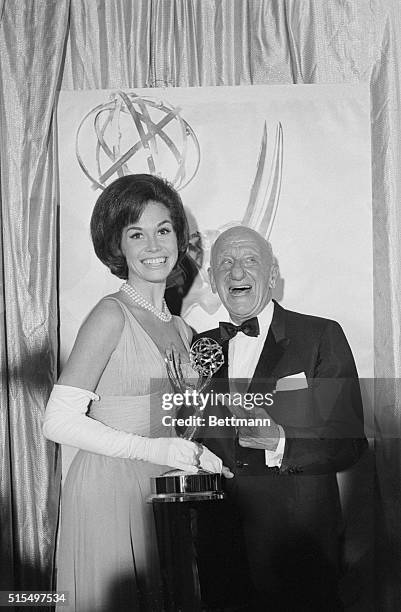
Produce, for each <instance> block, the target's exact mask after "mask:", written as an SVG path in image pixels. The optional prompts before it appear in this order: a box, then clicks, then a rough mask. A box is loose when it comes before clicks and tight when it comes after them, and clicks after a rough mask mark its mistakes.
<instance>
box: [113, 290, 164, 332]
mask: <svg viewBox="0 0 401 612" xmlns="http://www.w3.org/2000/svg"><path fill="white" fill-rule="evenodd" d="M120 291H124V293H126V294H127V295H128V296H129V297H130V298H131V300H132V301H133V302H135V304H138V306H140V307H141V308H144V309H145V310H149V312H151V313H152V314H154V315H155V317H157V318H158V319H160V321H163V323H169V322H170V321H171V319H172V318H173V315H172V314H171V312H170V311H169V309H168V306H167V304H166V300H165V299H164V298H163V306H162V310H158V309H157V308H155V307H154V306H153V304H151V303H150V302H148V300H147V299H146V298H144V297H143V295H141V294H140V293H139V292H138V291H137V290H136V289H134V287H132V285H129V284H128V283H124V284H123V285H122V286H121V287H120Z"/></svg>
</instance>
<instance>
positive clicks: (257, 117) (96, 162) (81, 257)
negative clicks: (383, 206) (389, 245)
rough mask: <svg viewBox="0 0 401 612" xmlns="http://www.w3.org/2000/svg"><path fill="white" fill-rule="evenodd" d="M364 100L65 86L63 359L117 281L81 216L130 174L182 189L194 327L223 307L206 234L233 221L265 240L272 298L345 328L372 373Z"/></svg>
mask: <svg viewBox="0 0 401 612" xmlns="http://www.w3.org/2000/svg"><path fill="white" fill-rule="evenodd" d="M369 113H370V104H369V92H368V86H367V85H288V86H281V85H280V86H278V85H275V86H246V87H202V88H168V89H156V88H155V89H153V88H152V89H135V90H130V91H127V90H124V91H118V90H91V91H74V92H70V91H62V92H61V93H60V98H59V102H58V109H57V121H58V133H59V162H60V164H59V165H60V189H61V211H60V227H61V230H60V232H61V252H60V311H61V312H60V317H61V360H62V363H63V362H64V361H65V359H66V357H67V356H68V353H69V352H70V350H71V348H72V344H73V342H74V339H75V336H76V333H77V331H78V328H79V326H80V324H81V323H82V321H83V319H84V318H85V316H86V315H87V314H88V312H89V311H90V310H91V308H92V307H93V306H94V305H95V303H96V302H97V301H98V300H99V299H100V298H101V297H102V296H103V295H106V294H107V293H111V292H114V291H116V290H117V289H118V287H119V286H120V285H121V281H120V280H119V279H117V278H115V277H113V276H112V275H111V273H110V272H109V271H108V270H107V269H106V268H105V267H104V266H103V265H102V264H101V263H100V262H99V261H98V260H97V259H96V256H95V255H94V252H93V248H92V245H91V241H90V234H89V220H90V216H91V212H92V209H93V206H94V203H95V201H96V199H97V197H98V196H99V195H100V193H101V190H102V189H103V188H104V187H105V186H106V185H108V184H109V183H110V182H111V181H112V180H114V179H116V178H118V176H122V175H124V174H127V173H135V172H149V173H155V174H159V175H161V176H164V177H165V178H167V179H168V180H169V181H170V182H172V183H173V184H174V185H175V187H176V188H177V189H178V190H179V191H180V195H181V197H182V199H183V202H184V206H185V208H186V211H187V215H188V219H189V223H190V230H191V233H192V234H193V238H192V241H191V250H190V254H191V255H192V256H193V257H194V260H196V262H197V265H198V267H199V273H198V275H197V277H196V279H195V281H194V284H193V286H192V288H191V290H190V291H189V293H188V294H187V295H186V297H185V299H184V301H183V308H182V314H183V316H184V317H185V318H186V320H187V321H188V322H189V323H190V324H191V325H192V326H193V327H194V328H195V329H197V330H198V331H201V330H204V329H207V328H209V327H213V326H214V325H215V324H216V322H218V321H219V320H220V319H221V318H226V317H227V315H226V314H225V313H224V312H223V308H222V307H221V305H220V304H219V301H218V299H217V298H216V296H214V295H213V294H212V293H211V291H210V287H209V285H208V280H207V267H208V261H209V250H210V244H211V243H212V242H213V240H214V238H215V237H216V236H217V235H218V233H219V232H220V231H222V229H224V228H225V227H226V226H227V225H229V224H231V223H234V222H240V223H244V224H246V225H249V226H251V227H254V228H255V229H257V230H258V231H260V232H261V233H262V234H263V235H265V236H266V237H268V238H269V240H270V241H271V243H272V246H273V250H274V253H275V256H276V258H277V261H278V264H279V267H280V282H279V286H278V288H277V293H276V296H275V297H276V299H278V300H279V301H280V302H281V303H282V304H283V305H284V306H285V307H286V308H289V309H292V310H297V311H299V312H305V313H309V314H315V315H320V316H323V317H327V318H332V319H335V320H337V321H339V323H340V324H341V325H342V326H343V328H344V331H345V333H346V335H347V337H348V340H349V342H350V345H351V347H352V350H353V353H354V356H355V360H356V362H357V366H358V370H359V373H360V376H361V377H366V378H368V377H372V376H373V296H372V269H373V265H372V264H373V262H372V219H371V177H370V116H369Z"/></svg>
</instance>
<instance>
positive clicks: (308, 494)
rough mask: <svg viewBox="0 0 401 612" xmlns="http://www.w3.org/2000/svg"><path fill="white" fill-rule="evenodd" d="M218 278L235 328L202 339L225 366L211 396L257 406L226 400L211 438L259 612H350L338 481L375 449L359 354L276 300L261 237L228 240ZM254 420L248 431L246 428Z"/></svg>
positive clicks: (220, 249) (235, 234)
mask: <svg viewBox="0 0 401 612" xmlns="http://www.w3.org/2000/svg"><path fill="white" fill-rule="evenodd" d="M209 274H210V282H211V287H212V290H213V292H215V293H216V292H217V293H218V295H219V296H220V298H221V301H222V303H223V304H224V306H225V307H226V309H227V310H228V312H229V315H230V318H231V322H228V323H226V324H221V325H220V328H219V329H214V330H209V331H207V332H203V333H202V334H200V335H199V336H196V337H195V338H194V340H197V339H198V338H199V337H202V336H207V337H211V338H214V339H216V340H217V341H218V342H219V343H220V344H221V345H222V348H223V353H224V356H225V364H224V366H223V367H222V368H221V369H220V371H219V372H218V373H217V374H216V375H215V376H214V377H213V380H212V388H211V389H208V391H213V392H214V393H215V394H216V393H226V394H227V392H228V391H229V390H230V391H231V396H230V397H231V398H233V396H234V395H235V394H236V395H238V393H239V394H240V396H241V397H242V398H248V408H249V401H250V398H251V399H252V398H254V399H255V401H254V407H253V408H252V410H251V411H249V410H246V409H244V408H242V407H238V404H236V405H233V404H232V401H231V399H228V396H227V395H225V399H224V400H223V403H218V404H217V406H216V405H209V406H208V408H207V413H206V414H205V416H206V417H207V420H206V422H207V423H209V426H208V427H207V428H206V431H205V435H204V442H205V444H206V445H207V446H208V448H210V450H212V451H213V452H215V453H216V454H217V455H219V456H220V457H221V458H222V459H223V462H224V464H225V465H226V466H228V467H229V468H230V469H231V470H232V472H234V474H235V477H234V478H233V479H232V480H228V481H226V483H225V486H226V490H227V495H228V498H229V500H230V503H233V504H234V505H235V507H237V508H238V510H239V513H240V517H241V521H242V528H243V535H244V539H245V545H246V551H247V553H246V554H247V559H248V564H249V570H250V576H251V580H252V583H253V587H254V592H255V602H256V603H255V609H257V610H264V609H271V610H275V611H276V610H287V611H288V610H297V611H298V610H308V611H309V610H320V611H321V610H340V609H341V604H340V602H339V599H338V597H337V578H338V572H339V561H340V552H341V546H340V545H341V537H342V531H343V528H342V517H341V507H340V498H339V492H338V486H337V479H336V473H337V472H338V471H341V470H344V469H346V468H347V467H349V466H351V465H352V464H354V463H355V462H356V461H357V460H358V458H359V457H360V455H361V453H362V451H363V450H364V449H365V447H366V445H367V442H366V439H365V437H364V432H363V411H362V402H361V395H360V389H359V383H358V377H357V371H356V367H355V364H354V360H353V357H352V353H351V350H350V348H349V345H348V343H347V340H346V338H345V336H344V333H343V331H342V329H341V327H340V325H338V323H336V322H335V321H331V320H328V319H323V318H318V317H314V316H308V315H303V314H299V313H296V312H291V311H287V310H285V309H284V308H282V307H281V306H280V305H279V304H277V303H276V302H274V301H272V299H271V297H272V289H273V288H274V286H275V283H276V280H277V277H278V268H277V265H276V264H275V260H274V257H273V253H272V250H271V247H270V245H269V243H267V242H266V241H265V240H264V239H263V238H262V237H261V236H260V235H259V234H258V233H257V232H255V231H253V230H251V229H249V228H246V227H243V226H237V227H233V228H230V229H228V230H226V231H225V232H224V233H222V234H221V235H220V236H219V238H218V239H217V240H216V242H215V244H214V245H213V247H212V253H211V268H210V270H209ZM254 317H257V321H256V320H252V319H253V318H254ZM249 320H251V321H249ZM236 326H238V327H236ZM241 326H242V327H241ZM248 334H249V335H248ZM245 393H246V394H247V395H245ZM261 399H262V400H263V401H261ZM256 400H258V401H257V402H256ZM251 403H252V402H251ZM233 415H234V417H235V418H234V419H233V418H232V417H233ZM247 416H248V417H250V418H251V420H249V421H248V423H249V425H244V421H243V419H242V420H237V417H238V418H240V417H247ZM211 417H214V419H213V418H211ZM217 417H218V418H220V421H218V420H217ZM262 417H263V418H264V419H263V418H262ZM236 425H237V426H236ZM210 528H211V529H212V528H214V525H210Z"/></svg>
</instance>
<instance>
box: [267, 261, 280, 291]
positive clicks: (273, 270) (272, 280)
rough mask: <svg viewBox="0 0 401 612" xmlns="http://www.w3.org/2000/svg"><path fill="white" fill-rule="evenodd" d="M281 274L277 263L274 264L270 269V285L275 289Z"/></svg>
mask: <svg viewBox="0 0 401 612" xmlns="http://www.w3.org/2000/svg"><path fill="white" fill-rule="evenodd" d="M278 276H279V269H278V265H277V264H275V263H274V264H273V265H272V267H271V270H270V278H269V287H270V288H271V289H274V287H275V286H276V282H277V279H278Z"/></svg>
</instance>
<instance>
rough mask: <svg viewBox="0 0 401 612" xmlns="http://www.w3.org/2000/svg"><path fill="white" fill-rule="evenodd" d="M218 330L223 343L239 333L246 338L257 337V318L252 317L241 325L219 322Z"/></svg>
mask: <svg viewBox="0 0 401 612" xmlns="http://www.w3.org/2000/svg"><path fill="white" fill-rule="evenodd" d="M219 329H220V337H221V339H222V340H223V341H225V340H230V339H231V338H234V336H235V335H236V334H238V332H240V331H241V332H242V333H243V334H246V335H247V336H259V323H258V319H257V317H252V319H248V320H247V321H244V322H243V323H241V325H234V323H228V322H224V321H220V323H219Z"/></svg>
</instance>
